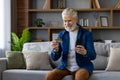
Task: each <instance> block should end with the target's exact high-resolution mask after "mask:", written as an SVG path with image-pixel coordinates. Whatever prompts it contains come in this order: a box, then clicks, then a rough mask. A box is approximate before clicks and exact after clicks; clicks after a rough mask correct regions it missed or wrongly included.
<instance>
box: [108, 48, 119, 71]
mask: <svg viewBox="0 0 120 80" xmlns="http://www.w3.org/2000/svg"><path fill="white" fill-rule="evenodd" d="M117 70H119V71H120V48H110V57H109V61H108V65H107V68H106V71H117Z"/></svg>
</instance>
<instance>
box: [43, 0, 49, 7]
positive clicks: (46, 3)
mask: <svg viewBox="0 0 120 80" xmlns="http://www.w3.org/2000/svg"><path fill="white" fill-rule="evenodd" d="M43 9H50V8H49V0H46V1H45V3H44V5H43Z"/></svg>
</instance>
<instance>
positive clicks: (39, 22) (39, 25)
mask: <svg viewBox="0 0 120 80" xmlns="http://www.w3.org/2000/svg"><path fill="white" fill-rule="evenodd" d="M34 23H35V25H37V26H38V27H42V26H43V25H45V23H44V22H43V19H40V18H38V19H36V20H35V21H34Z"/></svg>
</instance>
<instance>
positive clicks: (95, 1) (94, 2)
mask: <svg viewBox="0 0 120 80" xmlns="http://www.w3.org/2000/svg"><path fill="white" fill-rule="evenodd" d="M92 5H93V8H100V3H99V0H92Z"/></svg>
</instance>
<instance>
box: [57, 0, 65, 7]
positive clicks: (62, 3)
mask: <svg viewBox="0 0 120 80" xmlns="http://www.w3.org/2000/svg"><path fill="white" fill-rule="evenodd" d="M58 8H60V9H64V8H66V0H58Z"/></svg>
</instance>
